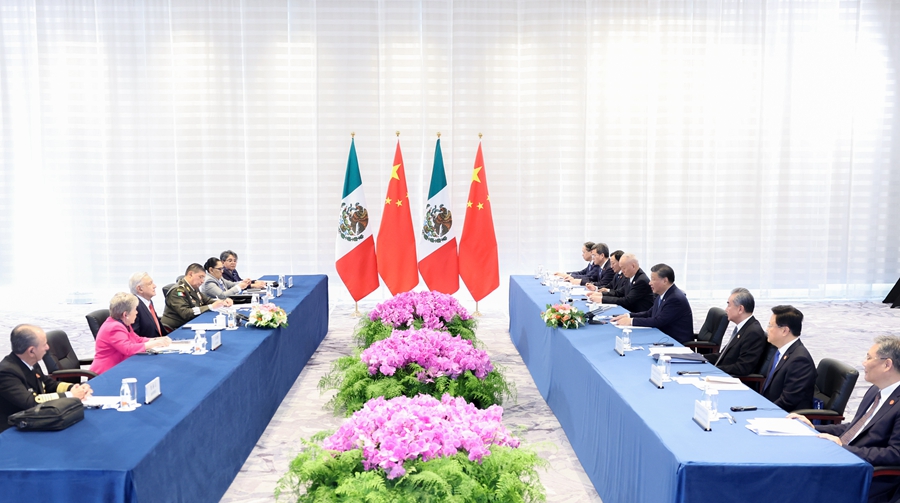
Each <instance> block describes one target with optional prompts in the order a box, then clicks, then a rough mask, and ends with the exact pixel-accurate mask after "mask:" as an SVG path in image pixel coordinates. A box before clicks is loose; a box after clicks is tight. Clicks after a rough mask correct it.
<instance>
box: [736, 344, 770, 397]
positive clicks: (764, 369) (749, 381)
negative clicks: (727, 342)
mask: <svg viewBox="0 0 900 503" xmlns="http://www.w3.org/2000/svg"><path fill="white" fill-rule="evenodd" d="M775 351H777V350H776V349H775V346H773V345H771V344H768V348H767V349H766V351H764V352H763V354H762V359H761V360H760V361H759V365H757V367H756V370H755V371H754V373H752V374H749V375H745V376H734V377H737V378H738V379H740V380H741V382H742V383H744V384H745V385H746V386H747V387H748V388H750V389H752V390H753V391H755V392H757V393H759V394H760V395H762V387H763V384H765V382H766V374H767V373H768V371H769V369H768V366H769V365H772V360H771V358H772V356H774V355H775Z"/></svg>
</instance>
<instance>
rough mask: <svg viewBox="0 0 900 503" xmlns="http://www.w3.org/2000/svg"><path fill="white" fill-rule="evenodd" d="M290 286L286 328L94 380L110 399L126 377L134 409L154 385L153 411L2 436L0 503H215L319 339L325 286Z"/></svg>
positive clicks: (324, 322)
mask: <svg viewBox="0 0 900 503" xmlns="http://www.w3.org/2000/svg"><path fill="white" fill-rule="evenodd" d="M293 278H294V286H293V288H289V289H286V290H284V293H283V295H282V296H281V297H278V298H276V299H274V301H273V302H274V303H275V304H277V305H279V306H280V307H282V308H284V310H285V311H286V312H287V313H288V327H285V328H279V329H274V330H266V329H256V328H246V327H242V328H239V329H237V330H233V331H225V330H222V331H221V333H222V346H221V347H220V348H218V349H217V350H215V351H209V352H208V353H207V354H205V355H182V354H161V355H135V356H132V357H131V358H129V359H127V360H125V361H124V362H122V363H120V364H119V365H116V366H115V367H113V368H112V369H110V370H108V371H107V372H105V373H103V374H102V375H100V376H98V377H96V378H94V379H93V380H91V387H92V388H93V389H94V394H95V395H98V396H109V395H115V396H118V394H119V387H120V386H121V382H122V379H123V378H126V377H135V378H137V380H138V389H139V391H138V397H139V399H140V401H143V399H144V389H143V387H144V384H146V383H147V382H149V381H150V380H151V379H153V378H155V377H160V388H161V390H162V396H160V397H159V398H157V399H156V400H155V401H153V403H151V404H149V405H143V406H141V407H139V408H138V409H137V410H135V411H133V412H118V411H116V410H93V409H89V410H85V418H84V420H83V421H81V422H79V423H77V424H75V425H73V426H71V427H69V428H68V429H66V430H63V431H58V432H20V431H17V430H16V429H15V428H13V429H9V430H7V431H5V432H3V434H0V453H2V454H0V487H2V488H3V490H4V494H2V495H0V500H2V501H12V500H17V501H24V500H26V499H27V500H30V501H40V502H42V503H46V502H51V501H59V502H66V503H71V502H82V501H84V502H104V503H107V502H141V503H144V502H154V501H166V502H169V501H184V502H204V501H210V502H212V501H219V499H221V497H222V495H223V494H224V493H225V491H226V490H227V489H228V486H229V485H230V484H231V482H232V480H234V477H235V476H236V475H237V473H238V471H239V470H240V468H241V466H242V465H243V464H244V461H246V459H247V457H248V456H249V455H250V452H251V451H252V450H253V447H254V445H255V444H256V442H257V440H258V439H259V437H260V436H261V435H262V433H263V431H264V430H265V429H266V426H267V425H268V423H269V420H270V419H271V418H272V416H273V415H274V414H275V411H276V409H277V408H278V406H279V404H280V403H281V401H282V399H283V398H284V396H285V395H286V394H287V392H288V390H290V388H291V386H292V385H293V384H294V381H295V380H296V379H297V376H299V375H300V371H301V370H302V369H303V367H304V365H306V362H307V361H308V360H309V358H310V356H312V354H313V353H314V352H315V350H316V348H317V347H318V346H319V343H320V342H321V341H322V339H323V338H324V337H325V334H326V333H327V332H328V279H327V277H326V276H322V275H316V276H294V277H293ZM214 315H215V313H213V312H208V313H204V314H202V315H200V316H199V317H198V318H196V319H195V320H193V321H192V323H211V322H212V319H213V316H214ZM193 333H194V332H193V331H191V330H188V329H180V330H176V331H175V332H173V333H172V334H171V336H172V338H173V339H189V338H192V337H193ZM213 333H214V332H210V331H207V334H206V337H207V339H209V338H210V336H211V335H212V334H213ZM14 494H18V496H14Z"/></svg>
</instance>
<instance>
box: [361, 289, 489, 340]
mask: <svg viewBox="0 0 900 503" xmlns="http://www.w3.org/2000/svg"><path fill="white" fill-rule="evenodd" d="M410 328H430V329H432V330H446V331H448V332H450V333H451V334H453V335H458V336H460V337H462V338H463V339H469V340H475V320H473V319H472V316H471V315H469V312H468V311H467V310H466V308H464V307H462V305H460V303H459V302H458V301H457V300H456V299H455V298H453V296H452V295H447V294H445V293H440V292H434V291H426V292H405V293H400V294H397V295H395V296H393V297H391V298H390V299H388V300H386V301H384V302H382V303H381V304H378V305H377V306H375V309H373V310H371V311H370V312H369V314H368V315H367V316H366V317H365V318H363V320H362V321H361V322H360V326H359V328H358V329H357V332H356V339H357V342H358V343H359V345H360V346H362V347H364V348H367V347H369V346H371V345H372V343H373V342H375V341H380V340H383V339H387V338H388V337H390V335H391V332H392V331H393V330H394V329H399V330H408V329H410Z"/></svg>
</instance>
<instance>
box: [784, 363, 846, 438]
mask: <svg viewBox="0 0 900 503" xmlns="http://www.w3.org/2000/svg"><path fill="white" fill-rule="evenodd" d="M816 372H817V373H818V376H817V377H816V391H815V397H816V398H818V399H819V400H822V403H823V406H822V408H821V409H801V410H795V411H794V412H795V413H797V414H801V415H803V416H806V418H807V419H809V420H810V421H812V420H814V419H818V420H820V421H822V422H827V423H833V424H841V422H842V421H843V420H844V408H845V407H847V402H848V401H849V400H850V395H851V394H852V393H853V387H854V386H856V380H857V379H859V372H858V371H857V370H856V369H855V368H853V367H851V366H850V365H847V364H846V363H844V362H842V361H838V360H835V359H833V358H822V361H820V362H819V365H818V366H817V367H816Z"/></svg>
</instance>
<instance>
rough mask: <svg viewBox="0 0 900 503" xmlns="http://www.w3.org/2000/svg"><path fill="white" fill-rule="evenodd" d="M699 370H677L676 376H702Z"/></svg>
mask: <svg viewBox="0 0 900 503" xmlns="http://www.w3.org/2000/svg"><path fill="white" fill-rule="evenodd" d="M702 373H703V372H700V371H699V370H679V371H678V375H680V376H698V375H700V374H702Z"/></svg>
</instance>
